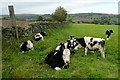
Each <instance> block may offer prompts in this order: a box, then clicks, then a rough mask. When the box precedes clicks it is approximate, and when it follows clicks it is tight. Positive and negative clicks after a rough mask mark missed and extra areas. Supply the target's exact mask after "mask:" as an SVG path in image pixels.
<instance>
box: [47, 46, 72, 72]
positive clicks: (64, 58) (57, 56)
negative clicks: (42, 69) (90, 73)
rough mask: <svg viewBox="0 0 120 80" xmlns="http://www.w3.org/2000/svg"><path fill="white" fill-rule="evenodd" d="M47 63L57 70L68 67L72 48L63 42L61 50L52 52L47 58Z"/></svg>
mask: <svg viewBox="0 0 120 80" xmlns="http://www.w3.org/2000/svg"><path fill="white" fill-rule="evenodd" d="M45 63H46V64H49V65H50V66H51V68H53V69H55V70H61V69H62V68H65V69H67V68H68V67H69V63H70V50H69V49H65V46H64V44H61V47H60V50H55V51H52V52H50V53H49V54H48V55H47V57H46V58H45Z"/></svg>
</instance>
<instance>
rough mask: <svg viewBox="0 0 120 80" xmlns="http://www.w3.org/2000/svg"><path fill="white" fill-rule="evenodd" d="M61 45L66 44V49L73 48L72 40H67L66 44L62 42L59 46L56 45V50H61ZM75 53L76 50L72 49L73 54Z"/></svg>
mask: <svg viewBox="0 0 120 80" xmlns="http://www.w3.org/2000/svg"><path fill="white" fill-rule="evenodd" d="M61 46H64V49H73V46H72V41H71V40H67V41H66V42H65V43H64V44H60V45H59V46H57V47H56V49H55V50H60V48H61ZM74 54H75V52H74V51H71V55H74Z"/></svg>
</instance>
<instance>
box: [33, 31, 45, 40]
mask: <svg viewBox="0 0 120 80" xmlns="http://www.w3.org/2000/svg"><path fill="white" fill-rule="evenodd" d="M44 36H47V33H46V32H41V33H37V34H36V35H35V36H34V40H35V41H39V40H44Z"/></svg>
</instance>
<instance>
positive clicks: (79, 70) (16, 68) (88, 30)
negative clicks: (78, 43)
mask: <svg viewBox="0 0 120 80" xmlns="http://www.w3.org/2000/svg"><path fill="white" fill-rule="evenodd" d="M110 29H112V30H113V31H114V33H113V34H112V36H111V39H110V40H108V41H106V45H105V48H106V50H105V54H106V58H105V59H103V58H102V57H101V55H100V53H94V54H93V53H91V52H88V55H87V56H83V55H84V50H83V49H79V50H74V51H75V52H76V54H75V55H72V56H71V64H70V67H69V68H68V69H62V70H60V71H55V70H53V69H51V68H50V66H49V65H47V64H45V63H44V59H45V57H46V56H47V54H48V53H49V52H50V51H51V50H53V49H55V47H56V46H58V45H59V44H60V43H63V42H65V41H66V40H67V39H69V36H70V35H74V36H75V37H78V38H80V37H84V36H91V37H100V38H105V31H106V30H110ZM46 32H47V34H48V36H47V37H45V40H44V41H38V42H35V41H34V47H35V49H34V50H33V51H30V52H25V53H21V52H19V45H20V44H21V42H22V41H25V40H28V39H30V40H33V35H31V37H27V38H25V39H23V40H13V43H12V46H11V47H10V46H9V45H8V44H6V42H5V41H4V40H3V52H2V62H3V65H2V66H3V73H2V75H3V78H118V45H117V44H118V26H116V25H96V24H67V25H65V26H64V27H59V28H56V29H48V30H46Z"/></svg>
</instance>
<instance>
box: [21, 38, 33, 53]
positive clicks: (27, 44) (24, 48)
mask: <svg viewBox="0 0 120 80" xmlns="http://www.w3.org/2000/svg"><path fill="white" fill-rule="evenodd" d="M33 49H34V46H33V41H30V40H28V41H25V42H22V43H21V45H20V52H22V53H24V52H26V51H29V50H33Z"/></svg>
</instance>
